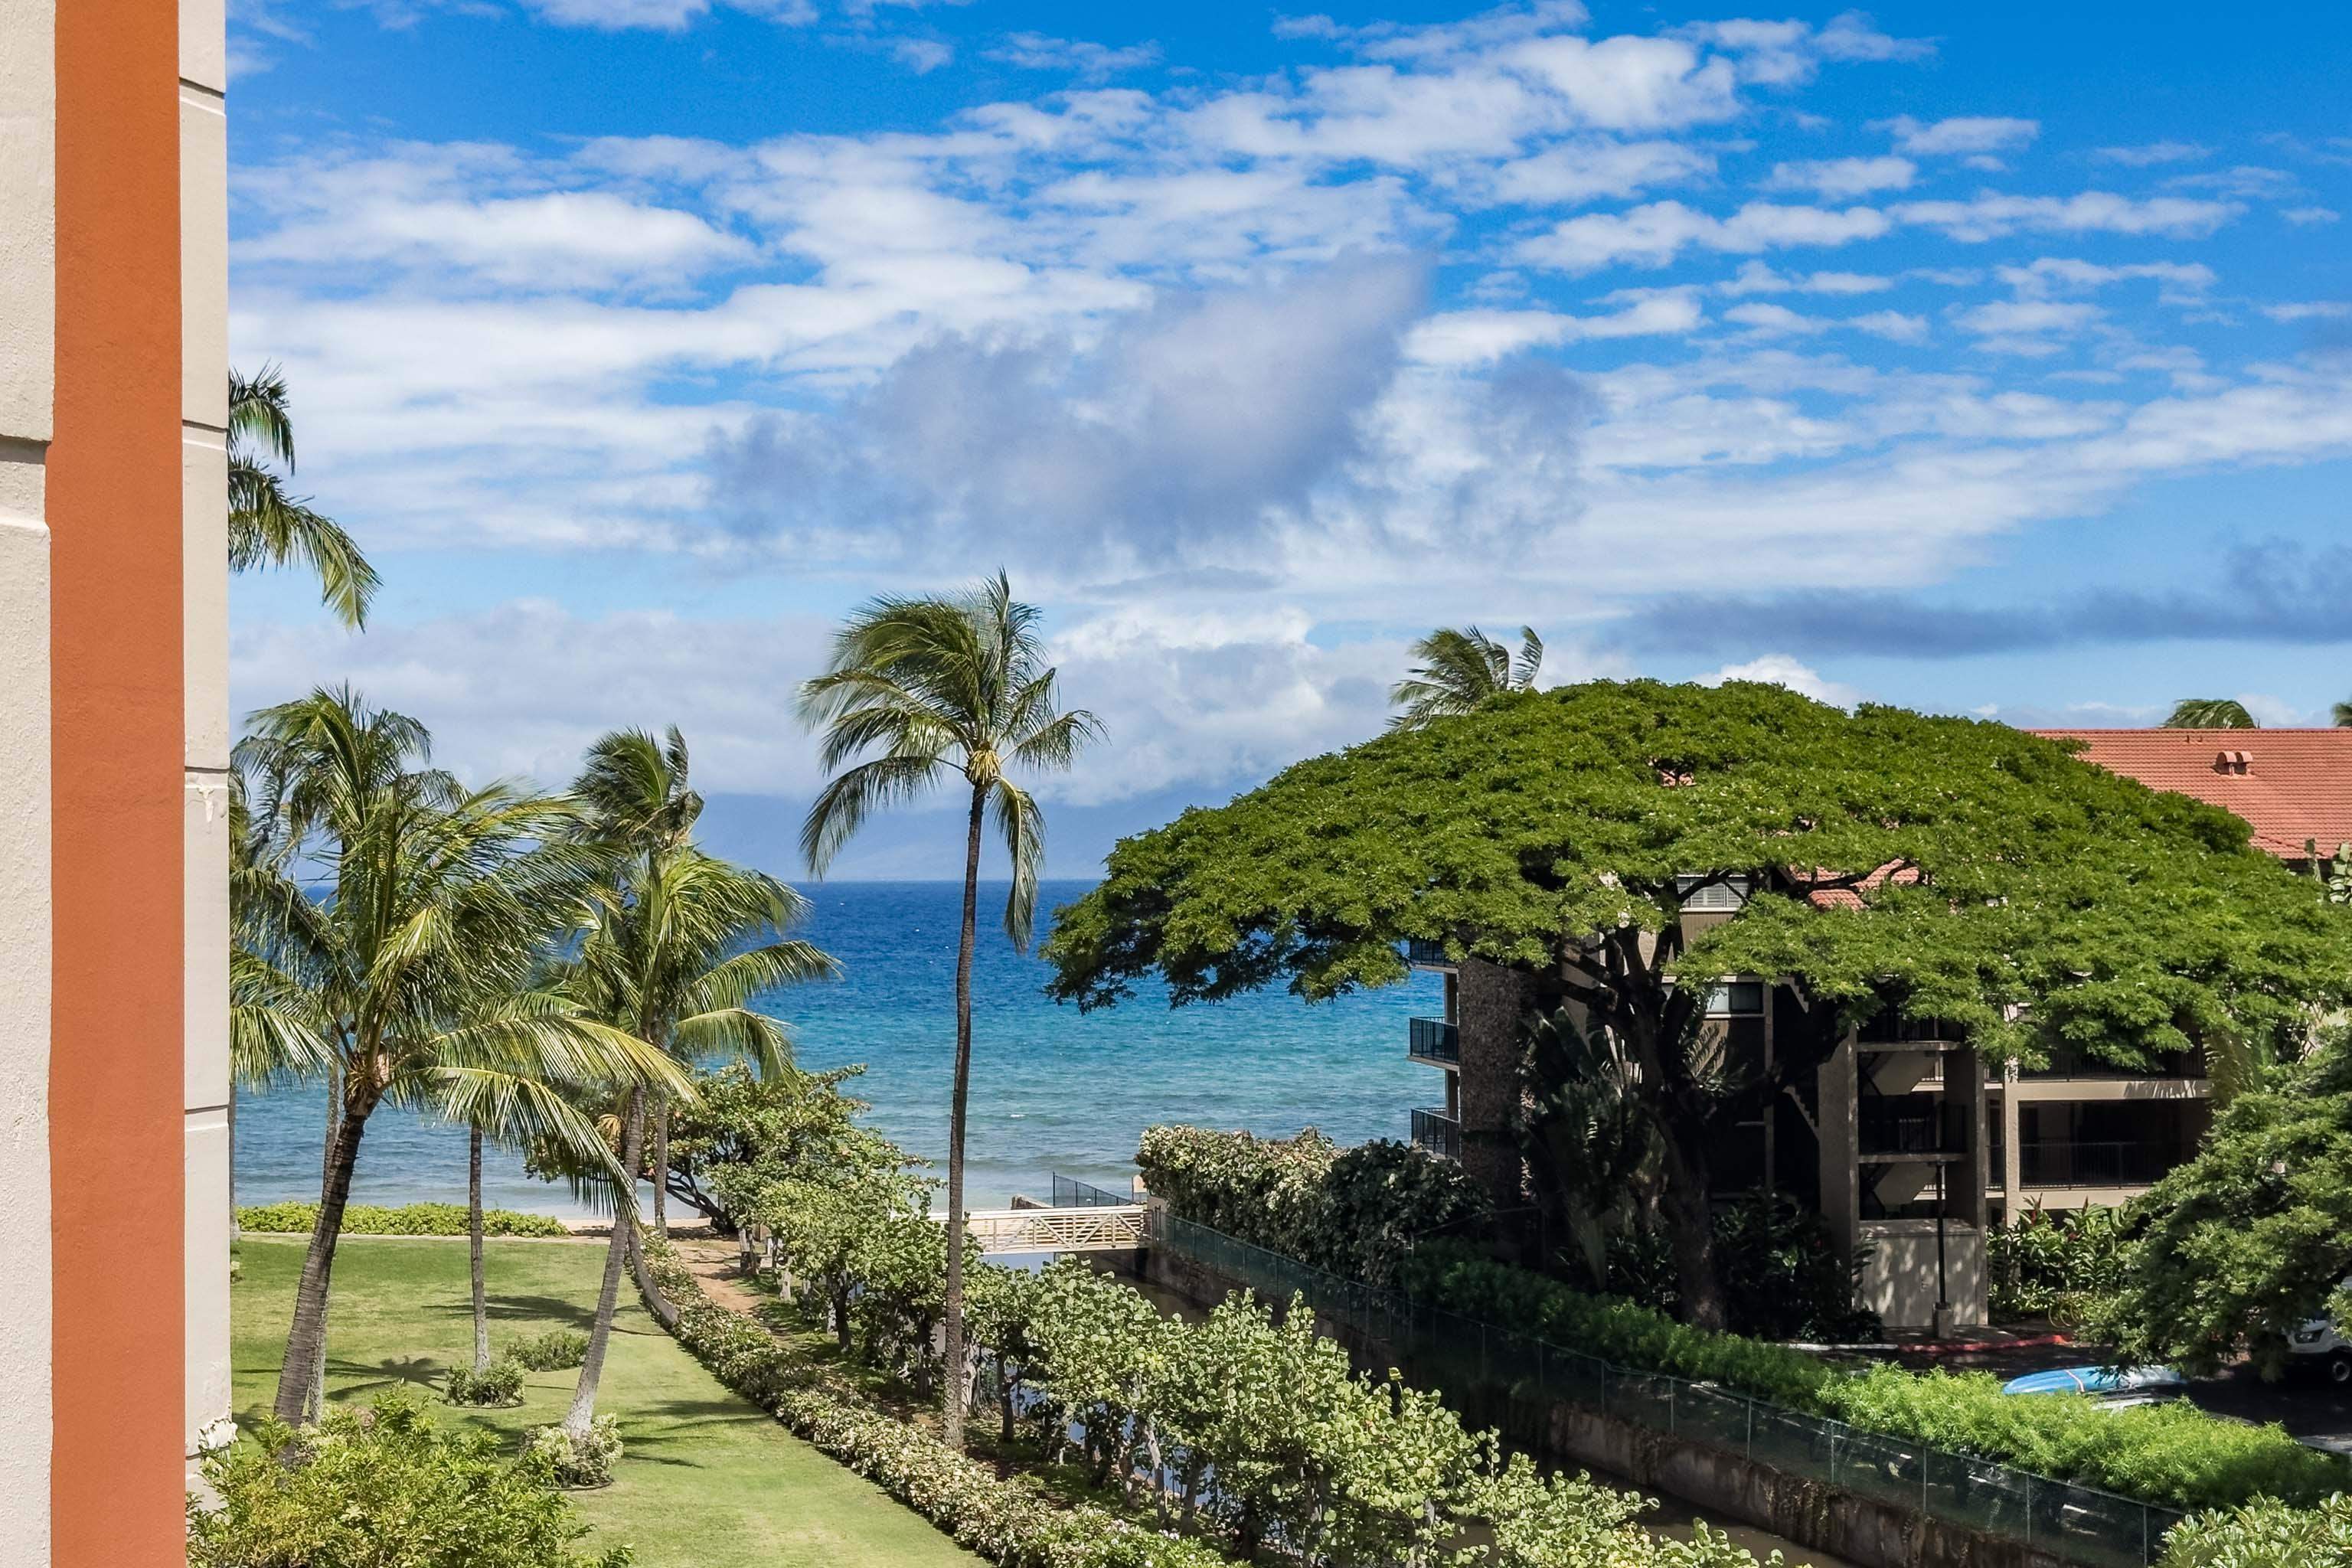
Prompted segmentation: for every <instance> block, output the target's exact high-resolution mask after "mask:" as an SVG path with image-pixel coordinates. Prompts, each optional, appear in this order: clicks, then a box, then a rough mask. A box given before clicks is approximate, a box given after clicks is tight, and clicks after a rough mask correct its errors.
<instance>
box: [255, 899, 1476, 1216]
mask: <svg viewBox="0 0 2352 1568" xmlns="http://www.w3.org/2000/svg"><path fill="white" fill-rule="evenodd" d="M1087 886H1088V884H1087V883H1084V882H1048V883H1046V884H1045V887H1044V889H1043V892H1042V894H1041V898H1040V907H1041V910H1045V909H1050V908H1051V907H1052V906H1053V905H1055V904H1056V903H1065V902H1067V901H1068V900H1071V899H1074V898H1076V897H1077V896H1078V895H1079V894H1080V893H1082V892H1084V891H1085V890H1086V889H1087ZM803 890H804V891H806V892H807V893H808V894H809V897H810V900H811V902H812V903H813V904H814V906H815V909H814V918H813V919H812V921H811V922H810V925H809V928H808V931H807V932H806V934H807V935H808V936H809V937H810V938H811V939H812V940H814V941H815V942H817V943H819V944H820V945H821V946H823V947H824V948H825V949H826V951H828V952H831V953H832V954H833V955H834V956H835V958H837V959H839V960H840V961H841V963H842V966H843V971H844V973H843V977H842V978H841V980H839V981H838V982H835V983H833V984H824V985H814V986H803V987H799V988H796V989H793V990H790V991H785V992H779V993H776V994H772V995H770V996H768V997H765V998H763V999H762V1000H761V1007H762V1009H763V1010H764V1011H767V1012H769V1013H772V1014H773V1015H774V1016H777V1017H779V1018H782V1019H783V1020H784V1021H785V1022H786V1023H787V1024H788V1025H789V1026H791V1028H792V1030H793V1036H794V1038H795V1042H796V1048H797V1050H798V1053H799V1058H800V1060H801V1062H802V1063H803V1065H804V1066H808V1067H814V1068H830V1067H838V1066H842V1065H844V1064H846V1063H851V1062H862V1063H864V1064H865V1066H866V1074H865V1076H864V1077H863V1078H862V1079H857V1080H856V1083H855V1084H854V1085H853V1086H852V1087H853V1089H855V1090H856V1093H857V1094H858V1096H859V1098H861V1099H864V1100H870V1101H872V1102H873V1106H874V1110H873V1112H872V1117H871V1120H872V1121H873V1122H874V1124H875V1125H876V1126H877V1127H878V1128H879V1129H880V1130H881V1131H883V1132H885V1133H887V1135H888V1136H889V1137H891V1138H892V1139H894V1140H896V1141H897V1142H898V1143H900V1144H901V1145H902V1146H904V1147H905V1148H907V1149H908V1150H909V1151H911V1152H915V1153H917V1154H919V1155H921V1156H924V1157H925V1158H929V1159H932V1160H935V1161H936V1160H940V1159H942V1158H944V1156H945V1154H946V1152H947V1121H948V1087H949V1073H950V1067H951V1064H952V1061H953V1058H954V1047H955V947H956V920H957V912H958V903H959V900H960V895H961V889H960V888H959V887H958V886H957V885H956V884H954V883H951V882H844V883H837V884H834V885H831V886H825V885H817V886H814V887H812V888H809V889H803ZM981 898H982V906H981V921H982V924H981V942H980V949H979V952H978V954H977V957H976V959H975V961H974V964H973V976H972V987H973V993H974V1001H973V1018H972V1030H973V1042H972V1083H971V1128H970V1131H969V1133H968V1136H967V1143H966V1148H967V1155H968V1171H969V1175H968V1178H967V1180H968V1182H969V1184H970V1195H969V1197H968V1199H967V1201H968V1202H969V1203H970V1204H971V1205H972V1206H974V1207H985V1206H990V1205H998V1204H1002V1203H1003V1201H1004V1200H1005V1199H1007V1198H1009V1197H1010V1196H1011V1195H1012V1194H1014V1193H1015V1192H1025V1193H1035V1194H1040V1195H1042V1194H1043V1193H1044V1191H1045V1184H1046V1177H1047V1175H1048V1174H1049V1173H1052V1172H1055V1171H1059V1172H1061V1173H1064V1174H1066V1175H1075V1176H1079V1177H1082V1178H1084V1179H1086V1180H1089V1181H1094V1182H1098V1183H1103V1184H1117V1185H1124V1184H1125V1183H1126V1180H1127V1177H1128V1175H1129V1173H1131V1172H1132V1171H1133V1169H1134V1163H1133V1160H1134V1153H1135V1144H1136V1139H1137V1137H1138V1135H1139V1133H1141V1131H1143V1129H1144V1128H1145V1127H1147V1126H1150V1124H1151V1123H1153V1122H1155V1121H1189V1122H1195V1123H1199V1124H1201V1125H1204V1126H1212V1127H1238V1128H1247V1129H1249V1130H1250V1131H1255V1132H1263V1133H1273V1134H1286V1133H1290V1132H1296V1131H1298V1129H1300V1128H1301V1127H1305V1126H1309V1125H1313V1126H1316V1127H1319V1128H1321V1129H1322V1130H1323V1131H1326V1132H1328V1133H1329V1134H1330V1135H1331V1136H1332V1137H1334V1138H1336V1139H1338V1140H1339V1141H1340V1142H1361V1141H1362V1140H1364V1139H1367V1138H1380V1137H1388V1138H1402V1137H1404V1136H1405V1135H1406V1131H1407V1126H1408V1121H1409V1116H1408V1112H1409V1111H1410V1110H1411V1109H1412V1107H1413V1106H1416V1105H1426V1104H1431V1103H1433V1102H1435V1101H1437V1100H1441V1099H1442V1098H1443V1086H1442V1085H1441V1084H1440V1083H1439V1082H1438V1075H1437V1072H1436V1069H1434V1068H1426V1067H1421V1066H1417V1065H1415V1064H1413V1063H1412V1062H1409V1061H1408V1060H1406V1058H1405V1019H1406V1018H1407V1017H1409V1016H1412V1015H1413V1014H1415V1013H1420V1014H1424V1015H1433V1014H1435V1013H1437V1012H1438V1011H1439V1009H1440V1007H1441V1005H1442V1003H1441V1000H1440V992H1439V983H1438V981H1437V979H1436V977H1434V976H1433V975H1426V974H1421V975H1416V976H1415V977H1414V978H1413V979H1412V981H1410V982H1408V983H1407V984H1402V985H1397V986H1392V987H1391V988H1389V989H1387V990H1385V991H1380V992H1375V993H1371V994H1363V995H1357V996H1350V997H1347V998H1344V999H1342V1000H1340V1001H1338V1002H1333V1003H1327V1004H1322V1005H1317V1006H1313V1007H1309V1006H1307V1005H1305V1004H1303V1003H1300V1002H1298V1001H1297V1000H1296V999H1294V998H1292V997H1291V996H1289V995H1287V994H1284V993H1281V992H1278V991H1277V992H1271V993H1265V994H1257V995H1252V996H1245V997H1240V998H1237V999H1235V1000H1233V1001H1230V1002H1224V1003H1220V1004H1217V1005H1213V1006H1211V1005H1194V1006H1189V1007H1180V1008H1175V1009H1172V1010H1171V1008H1170V1007H1169V1006H1168V1005H1167V1002H1166V999H1165V997H1164V995H1161V994H1157V993H1156V992H1155V991H1153V990H1152V989H1150V988H1149V987H1139V989H1138V993H1137V994H1136V996H1135V998H1134V999H1133V1000H1132V1001H1129V1002H1127V1003H1123V1004H1121V1005H1119V1006H1118V1007H1114V1008H1111V1009H1108V1010H1107V1011H1101V1012H1096V1013H1092V1014H1088V1015H1085V1016H1080V1014H1079V1013H1078V1011H1077V1009H1076V1008H1075V1007H1067V1006H1061V1005H1056V1004H1055V1003H1054V1002H1052V1001H1049V1000H1048V999H1047V998H1046V997H1045V994H1044V993H1043V990H1042V989H1041V987H1042V985H1043V983H1044V980H1045V974H1046V973H1047V968H1046V966H1045V964H1043V963H1039V962H1038V961H1037V960H1036V959H1035V958H1034V957H1031V958H1024V957H1022V956H1021V955H1019V954H1017V953H1015V952H1013V949H1012V945H1011V944H1010V943H1009V942H1006V941H1005V939H1004V934H1003V930H1002V928H1001V927H1000V926H998V925H996V924H995V923H994V921H997V920H998V919H999V918H1001V915H1002V912H1003V900H1004V889H1003V887H1002V886H1001V885H1000V886H997V887H994V888H990V887H985V886H984V887H983V888H982V889H981ZM1044 923H1045V922H1044V920H1043V919H1042V918H1041V920H1040V925H1041V926H1042V925H1043V924H1044ZM324 1116H325V1103H324V1100H322V1098H321V1096H320V1091H319V1090H318V1089H283V1090H278V1091H276V1092H273V1093H269V1094H267V1095H257V1096H245V1097H241V1098H240V1099H239V1100H238V1105H237V1122H236V1136H237V1146H236V1189H237V1201H238V1202H239V1203H263V1202H268V1201H271V1200H274V1199H279V1198H305V1199H308V1198H315V1197H317V1195H318V1191H319V1145H320V1133H321V1131H322V1124H323V1121H324ZM484 1180H485V1184H486V1186H487V1188H488V1194H489V1201H490V1202H491V1203H492V1204H494V1205H498V1206H500V1207H506V1208H520V1209H534V1210H540V1211H542V1212H546V1213H551V1214H568V1213H571V1212H572V1207H573V1205H572V1201H571V1194H569V1193H568V1192H567V1191H566V1190H565V1189H563V1188H562V1187H561V1186H550V1185H547V1184H543V1183H541V1182H538V1181H534V1180H533V1179H532V1178H531V1177H530V1176H529V1175H527V1174H525V1173H524V1172H523V1170H522V1166H521V1162H520V1160H518V1159H516V1158H514V1157H513V1156H512V1155H510V1154H506V1153H504V1152H493V1153H492V1155H491V1156H490V1158H489V1159H488V1161H487V1162H486V1171H485V1177H484ZM465 1183H466V1140H465V1134H464V1133H463V1132H462V1131H458V1130H457V1129H453V1128H449V1127H446V1126H442V1125H439V1124H437V1123H435V1122H432V1121H427V1120H425V1119H424V1118H421V1117H419V1116H416V1115H414V1114H412V1113H408V1112H404V1111H399V1110H382V1111H379V1112H377V1113H376V1115H375V1116H374V1117H373V1118H372V1119H371V1121H370V1125H369V1130H368V1134H367V1139H366V1142H364V1143H363V1144H362V1146H361V1152H360V1165H359V1173H358V1176H357V1185H356V1191H355V1194H354V1196H355V1198H356V1199H357V1201H360V1202H363V1203H395V1204H396V1203H410V1202H415V1201H417V1200H421V1199H442V1200H449V1201H457V1200H462V1199H463V1197H464V1195H465Z"/></svg>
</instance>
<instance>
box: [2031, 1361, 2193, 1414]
mask: <svg viewBox="0 0 2352 1568" xmlns="http://www.w3.org/2000/svg"><path fill="white" fill-rule="evenodd" d="M2188 1390H2189V1380H2188V1379H2187V1378H2185V1377H2183V1376H2181V1375H2180V1374H2179V1373H2177V1372H2175V1371H2173V1370H2172V1369H2171V1368H2170V1367H2168V1366H2126V1367H2112V1366H2062V1367H2054V1368H2053V1369H2052V1370H2050V1371H2048V1372H2031V1373H2026V1374H2025V1375H2024V1376H2023V1377H2012V1378H2011V1379H2010V1380H2009V1381H2008V1382H2007V1383H2004V1384H2001V1385H2000V1391H2001V1392H2002V1393H2003V1394H2090V1395H2091V1396H2092V1397H2093V1398H2095V1399H2096V1400H2098V1401H2099V1403H2100V1404H2102V1405H2153V1404H2155V1403H2156V1402H2157V1401H2158V1400H2162V1399H2178V1398H2179V1397H2180V1396H2181V1395H2182V1394H2185V1393H2187V1392H2188Z"/></svg>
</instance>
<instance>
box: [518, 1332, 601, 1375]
mask: <svg viewBox="0 0 2352 1568" xmlns="http://www.w3.org/2000/svg"><path fill="white" fill-rule="evenodd" d="M587 1353H588V1336H587V1335H586V1334H583V1333H582V1332H581V1331H579V1330H577V1329H550V1330H548V1331H546V1332H544V1333H539V1334H533V1335H531V1336H530V1338H529V1339H521V1340H517V1341H515V1342H513V1343H512V1344H510V1345H509V1346H508V1347H507V1355H508V1357H509V1359H511V1360H512V1361H513V1362H514V1363H515V1364H516V1365H518V1366H520V1367H524V1368H526V1369H528V1370H530V1371H531V1372H570V1371H571V1370H572V1368H574V1367H576V1366H578V1365H579V1364H580V1363H581V1361H582V1359H583V1358H584V1357H585V1356H586V1355H587Z"/></svg>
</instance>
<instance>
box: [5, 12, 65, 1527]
mask: <svg viewBox="0 0 2352 1568" xmlns="http://www.w3.org/2000/svg"><path fill="white" fill-rule="evenodd" d="M55 24H56V10H55V7H54V5H53V4H52V0H0V300H5V307H0V1192H5V1193H6V1194H8V1201H9V1204H10V1205H11V1207H12V1208H13V1209H14V1211H15V1213H14V1215H13V1218H14V1220H15V1224H14V1225H13V1226H11V1229H10V1241H9V1247H8V1258H7V1262H6V1265H5V1267H0V1558H5V1559H6V1560H7V1561H8V1562H10V1563H19V1562H21V1563H47V1562H48V1560H49V1542H50V1531H49V1455H50V1451H51V1420H52V1416H51V1402H50V1389H51V1381H50V1375H49V1352H50V1338H49V1328H50V1323H51V1321H52V1319H51V1316H50V1313H51V1305H50V1298H51V1289H52V1287H51V1282H50V1277H49V1256H50V1254H49V1114H48V1084H49V986H50V979H49V975H50V945H49V942H50V929H51V927H50V912H49V911H50V905H49V788H50V781H49V527H48V510H47V500H46V492H47V485H46V483H45V468H44V465H45V464H46V462H47V457H48V447H49V435H50V430H51V425H50V417H51V409H52V406H53V405H54V402H55V397H56V390H57V376H56V363H57V338H56V327H57V81H56V68H55V62H56V58H57V47H56V44H55V41H54V37H53V34H54V28H55Z"/></svg>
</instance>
